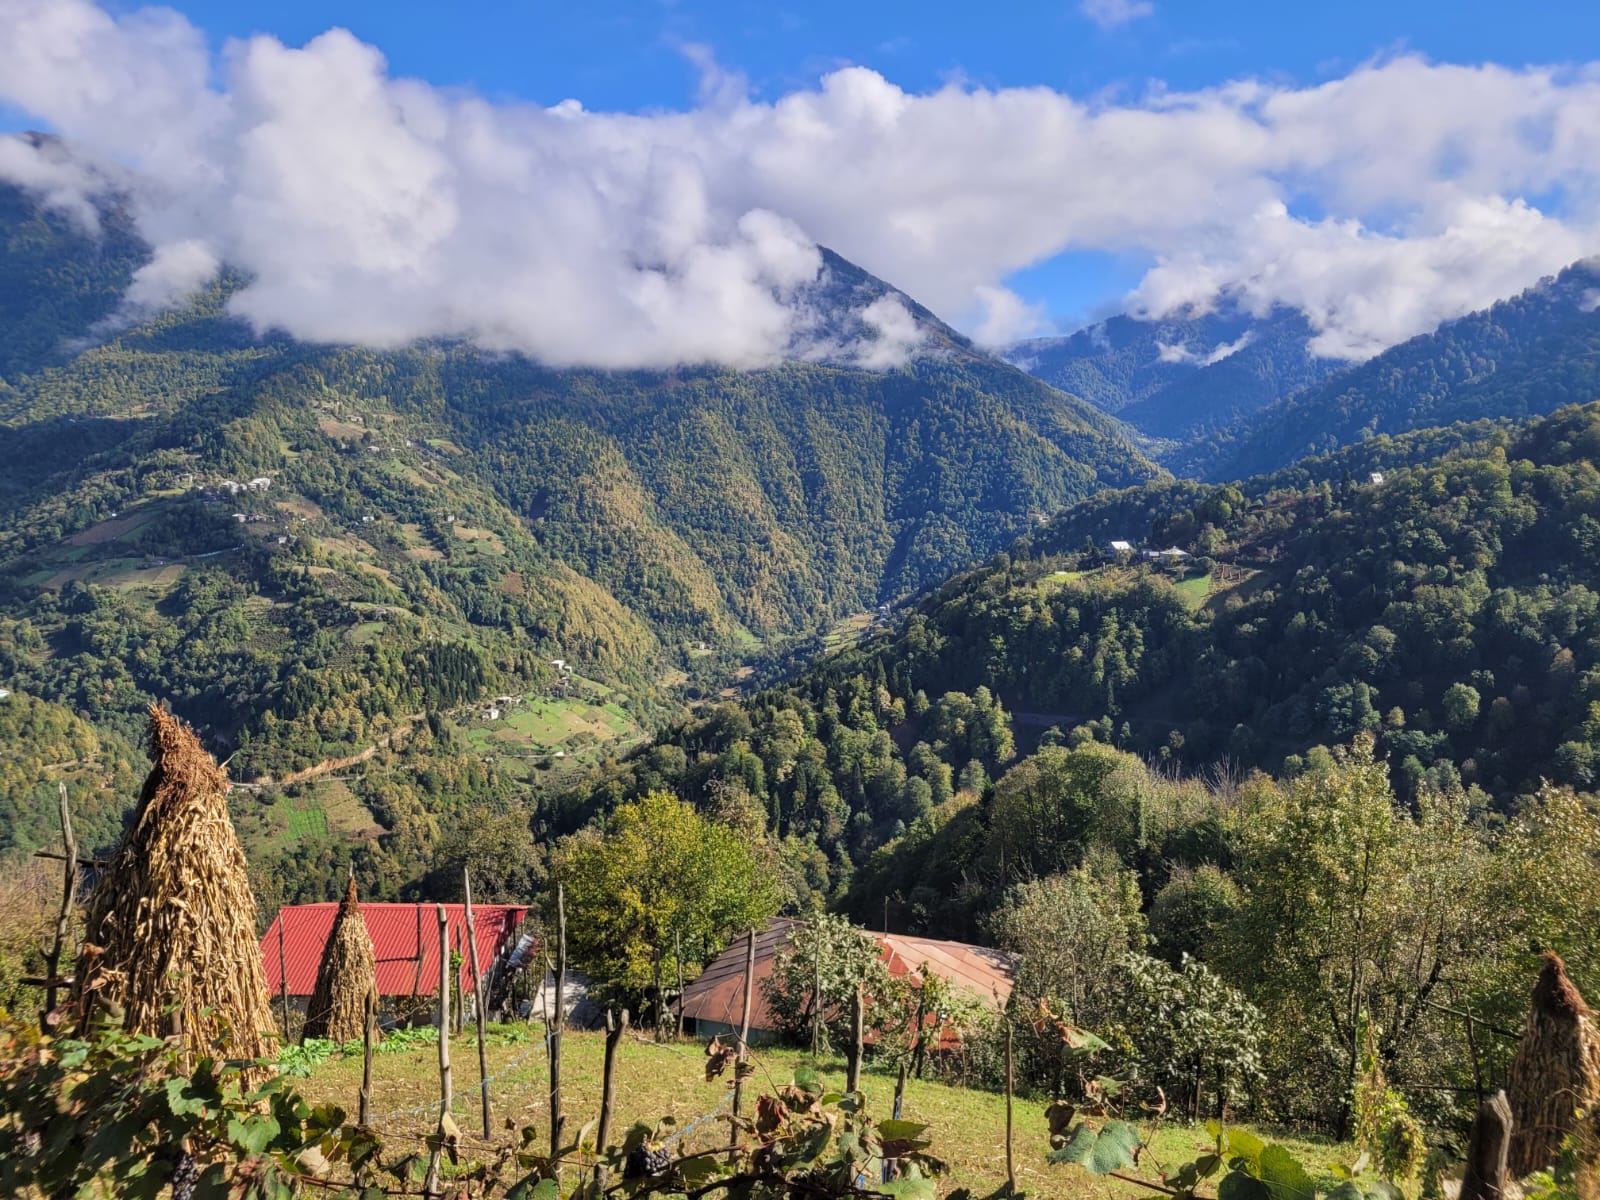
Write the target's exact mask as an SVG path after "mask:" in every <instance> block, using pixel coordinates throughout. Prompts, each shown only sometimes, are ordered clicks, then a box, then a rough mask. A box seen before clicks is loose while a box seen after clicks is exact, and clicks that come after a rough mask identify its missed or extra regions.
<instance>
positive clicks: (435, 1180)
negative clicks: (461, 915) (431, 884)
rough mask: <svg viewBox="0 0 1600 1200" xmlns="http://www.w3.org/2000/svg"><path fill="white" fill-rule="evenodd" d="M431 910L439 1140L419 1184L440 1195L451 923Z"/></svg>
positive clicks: (426, 1192)
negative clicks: (435, 937)
mask: <svg viewBox="0 0 1600 1200" xmlns="http://www.w3.org/2000/svg"><path fill="white" fill-rule="evenodd" d="M434 907H435V908H436V910H437V911H438V915H439V1129H438V1141H437V1143H436V1144H435V1145H434V1147H433V1152H432V1153H431V1154H430V1155H429V1156H428V1177H427V1179H426V1180H425V1181H424V1182H423V1185H422V1194H423V1195H425V1196H437V1195H439V1194H440V1192H439V1156H440V1154H441V1153H442V1152H443V1150H444V1140H445V1137H446V1132H447V1131H446V1128H445V1123H446V1122H447V1121H449V1122H450V1124H451V1125H454V1123H455V1122H454V1121H453V1120H451V1118H450V1101H451V1089H450V921H449V918H448V917H447V916H446V915H445V911H444V905H442V904H439V905H435V906H434Z"/></svg>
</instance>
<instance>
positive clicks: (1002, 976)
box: [683, 917, 1017, 1043]
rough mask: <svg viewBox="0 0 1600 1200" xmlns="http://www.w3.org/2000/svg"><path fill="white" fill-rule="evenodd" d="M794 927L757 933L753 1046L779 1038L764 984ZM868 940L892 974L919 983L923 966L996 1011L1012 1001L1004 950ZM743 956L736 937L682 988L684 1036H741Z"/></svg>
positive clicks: (905, 938)
mask: <svg viewBox="0 0 1600 1200" xmlns="http://www.w3.org/2000/svg"><path fill="white" fill-rule="evenodd" d="M795 925H796V922H794V921H790V920H787V919H785V918H782V917H778V918H775V919H773V920H772V921H770V922H769V923H768V924H767V927H766V928H765V929H763V930H762V931H761V932H760V933H758V934H756V967H755V991H754V995H753V996H752V998H751V1001H750V1040H751V1042H752V1043H755V1042H763V1041H773V1040H775V1039H776V1038H777V1036H778V1032H777V1029H776V1028H775V1023H774V1021H773V1018H772V1011H771V1009H770V1008H768V1006H767V995H766V987H765V983H766V980H768V979H770V978H771V977H772V966H773V961H774V960H775V959H776V957H777V954H778V951H779V950H780V949H782V948H783V946H784V944H785V942H787V941H788V938H789V933H790V931H791V930H792V929H794V927H795ZM868 936H869V937H871V938H872V939H873V940H874V941H876V942H877V943H878V946H879V949H880V950H881V951H882V953H883V958H884V961H885V962H886V963H887V964H888V967H889V974H890V975H893V976H896V977H904V976H910V977H911V978H912V979H913V980H915V979H916V977H917V973H918V972H919V971H920V970H921V969H922V967H923V964H924V963H925V964H927V967H928V970H930V971H932V972H934V973H935V974H937V975H939V976H940V977H941V978H943V979H944V980H945V981H946V982H948V983H949V984H950V985H951V987H953V988H956V989H958V990H960V991H963V992H966V993H968V994H969V995H971V996H974V997H976V998H978V999H981V1000H984V1001H987V1002H988V1003H989V1004H991V1005H994V1006H995V1007H997V1008H1004V1007H1005V1004H1006V1001H1007V1000H1009V999H1010V997H1011V985H1012V983H1013V981H1014V980H1015V978H1016V973H1017V963H1016V960H1015V959H1014V958H1013V957H1012V956H1011V955H1009V954H1005V953H1003V952H1002V951H999V950H991V949H989V948H988V947H987V946H971V945H968V944H967V943H965V942H944V941H939V940H938V939H936V938H925V937H913V936H911V935H910V934H905V933H869V934H868ZM745 953H746V950H745V940H744V939H743V938H735V939H734V942H733V945H731V946H729V947H728V948H727V949H726V950H724V951H723V952H722V953H721V954H719V955H718V956H717V957H716V959H715V960H713V961H712V963H711V965H710V966H708V967H706V969H705V970H704V971H702V972H701V973H700V976H699V978H697V979H696V980H695V981H694V982H693V983H691V984H689V985H687V986H686V987H685V988H684V989H683V1027H684V1032H686V1033H692V1034H694V1035H695V1036H697V1037H711V1036H713V1035H715V1034H724V1035H725V1034H728V1033H737V1032H738V1029H739V1022H740V1019H741V1018H742V1017H743V1015H744V965H745Z"/></svg>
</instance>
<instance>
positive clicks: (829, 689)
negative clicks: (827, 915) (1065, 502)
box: [623, 404, 1600, 911]
mask: <svg viewBox="0 0 1600 1200" xmlns="http://www.w3.org/2000/svg"><path fill="white" fill-rule="evenodd" d="M1412 440H1415V441H1417V442H1419V443H1421V444H1422V445H1424V446H1426V445H1430V444H1431V445H1434V446H1435V447H1436V448H1437V449H1439V450H1440V451H1441V452H1442V454H1443V457H1440V458H1437V459H1436V460H1434V461H1432V462H1430V463H1427V464H1424V465H1417V466H1411V467H1406V466H1398V467H1397V466H1394V465H1393V462H1390V461H1388V460H1386V465H1388V466H1389V468H1390V469H1389V471H1388V473H1387V474H1386V475H1385V479H1384V482H1383V483H1381V484H1375V483H1371V482H1368V481H1367V479H1366V477H1365V476H1363V477H1362V480H1361V482H1360V483H1359V484H1357V483H1354V482H1346V481H1344V479H1345V477H1346V476H1348V475H1349V471H1348V469H1346V468H1342V467H1340V466H1339V465H1338V462H1337V459H1336V460H1334V462H1333V463H1332V464H1323V465H1322V468H1323V470H1324V471H1327V472H1328V473H1331V474H1333V477H1334V479H1336V480H1340V482H1337V483H1335V482H1330V480H1329V479H1328V478H1327V477H1323V478H1320V479H1307V480H1304V481H1301V482H1299V483H1298V484H1296V483H1294V482H1293V481H1286V482H1285V483H1283V484H1279V485H1273V484H1272V483H1271V482H1270V481H1255V482H1252V483H1249V484H1246V485H1242V486H1233V485H1226V486H1213V485H1206V484H1198V483H1193V482H1189V481H1177V482H1160V483H1152V484H1148V485H1144V486H1141V487H1136V488H1132V489H1126V490H1121V491H1108V492H1104V493H1101V494H1100V495H1098V496H1095V497H1092V498H1090V499H1088V500H1086V501H1083V502H1081V503H1080V504H1078V505H1075V506H1073V507H1071V508H1069V509H1067V510H1066V511H1064V512H1063V513H1062V514H1060V515H1059V516H1058V517H1056V518H1055V519H1054V520H1052V521H1051V522H1049V523H1048V524H1047V525H1045V526H1043V527H1041V528H1040V529H1039V530H1037V531H1035V532H1034V533H1032V534H1030V535H1029V536H1027V537H1026V538H1024V539H1022V540H1021V541H1019V542H1018V543H1017V544H1016V545H1015V546H1014V547H1013V548H1012V549H1011V550H1010V551H1009V552H1007V553H1003V554H1001V555H999V556H997V557H996V558H995V559H994V560H993V561H992V562H991V563H990V564H989V565H987V566H985V567H983V568H982V569H980V570H978V571H975V572H971V573H968V574H965V575H961V576H958V577H956V578H955V579H953V580H951V581H950V582H949V583H947V584H945V585H944V586H943V587H941V588H939V589H938V590H936V591H934V592H932V593H931V594H929V595H927V596H926V597H925V598H924V599H922V600H921V601H920V602H919V603H918V604H917V605H916V606H915V607H914V608H913V609H912V610H911V611H910V612H909V614H908V615H907V616H906V617H905V619H904V620H903V621H902V622H901V623H900V624H899V626H898V628H896V629H895V630H894V631H893V632H892V633H886V634H883V635H880V636H878V637H877V638H875V639H872V640H869V641H867V642H866V643H864V644H862V645H861V646H859V647H858V648H855V649H850V650H845V651H843V652H842V653H839V654H837V655H835V656H833V657H831V658H829V659H827V660H825V661H824V662H823V663H821V664H820V665H818V666H817V667H816V668H815V669H813V670H812V671H810V672H808V673H806V674H805V675H803V676H801V677H800V678H799V679H797V680H796V681H794V682H793V683H791V684H787V685H785V686H782V687H779V688H776V689H773V690H769V691H767V692H765V693H763V694H761V695H759V696H756V697H754V698H752V699H750V700H749V701H747V702H744V703H743V704H739V705H725V706H721V707H719V708H717V709H715V710H712V711H710V712H707V713H705V714H703V715H701V716H699V717H697V718H696V719H695V720H693V721H691V722H689V723H687V724H684V725H682V726H680V727H678V728H676V729H674V730H672V731H670V732H669V733H668V734H667V735H666V736H665V737H664V738H663V739H662V741H661V742H660V744H658V745H657V746H656V747H654V748H651V749H650V750H648V751H645V752H641V753H639V754H638V755H636V756H635V757H634V758H633V759H632V760H631V761H630V763H629V764H628V765H627V767H626V773H625V776H624V779H623V790H624V791H630V790H641V789H647V788H650V787H656V786H668V787H675V788H679V789H681V790H683V792H684V793H685V794H689V795H698V794H700V793H701V791H703V790H704V789H705V788H706V787H707V786H708V781H710V780H713V779H720V780H723V781H724V782H725V783H726V781H737V782H738V783H740V784H741V785H742V787H743V788H744V789H745V790H746V791H747V792H748V793H749V795H750V797H751V799H752V802H753V803H755V804H757V805H759V806H760V807H762V808H764V809H765V811H766V813H767V816H768V821H769V824H770V826H771V827H772V828H773V829H774V831H775V832H776V833H777V834H778V835H779V836H784V837H790V838H792V839H796V841H797V842H803V843H805V844H807V845H809V846H811V847H812V848H813V849H812V853H814V854H815V855H816V856H817V857H816V859H815V861H814V862H813V863H812V865H811V866H810V867H809V868H807V869H808V870H810V871H811V872H812V878H813V879H814V881H815V883H816V885H817V886H819V887H822V888H823V889H825V890H826V889H827V888H830V887H833V888H837V887H839V886H841V885H842V884H844V883H845V882H846V881H848V880H849V879H850V878H851V876H852V874H853V873H854V872H855V871H856V870H857V869H858V868H860V867H861V866H862V864H864V863H865V862H867V861H868V860H869V859H870V857H871V856H872V854H873V853H874V852H875V851H876V850H877V849H878V848H879V847H881V846H883V845H884V844H885V843H887V842H889V841H891V840H892V839H894V838H895V837H897V836H899V834H900V832H901V831H902V830H903V829H904V828H905V827H907V826H909V825H911V824H912V823H914V822H915V821H916V820H918V819H919V818H921V817H923V816H925V815H927V814H928V813H930V812H932V811H934V810H936V809H937V808H938V807H939V806H940V805H941V804H943V803H944V802H945V801H946V800H948V799H949V798H950V796H951V795H952V794H953V792H954V791H955V790H958V789H960V788H961V787H963V786H965V787H967V788H970V789H973V790H977V791H981V790H982V787H983V785H984V782H985V780H987V779H992V778H995V777H996V776H997V774H998V773H999V772H1000V771H1002V770H1004V769H1005V767H1006V766H1007V764H1008V763H1009V762H1010V760H1011V759H1012V757H1013V755H1014V754H1015V753H1016V752H1017V751H1018V750H1019V749H1021V750H1026V749H1027V748H1029V747H1031V746H1033V745H1035V744H1038V743H1039V742H1041V741H1044V742H1051V741H1062V740H1066V741H1070V742H1074V743H1076V742H1081V741H1084V740H1086V739H1087V740H1097V741H1100V742H1102V743H1110V744H1113V745H1115V746H1117V747H1119V748H1122V749H1126V750H1132V751H1135V752H1138V753H1140V754H1143V755H1147V756H1149V757H1150V758H1152V759H1153V760H1155V761H1158V762H1161V763H1164V764H1169V765H1170V766H1172V767H1174V768H1180V767H1182V768H1198V767H1209V766H1210V765H1211V764H1214V763H1216V762H1218V761H1223V762H1226V763H1228V764H1230V765H1231V769H1233V770H1236V771H1248V770H1250V769H1252V768H1256V767H1260V768H1264V769H1268V770H1272V771H1275V772H1277V771H1282V772H1288V773H1291V774H1292V773H1293V772H1295V771H1296V770H1298V769H1299V766H1300V765H1301V764H1302V763H1303V762H1304V761H1305V760H1306V757H1307V756H1308V755H1310V754H1312V753H1313V752H1315V751H1316V747H1318V746H1330V745H1338V744H1341V743H1344V742H1347V741H1349V740H1350V739H1351V738H1352V737H1354V736H1355V735H1357V734H1361V733H1370V734H1373V735H1374V736H1376V737H1377V739H1378V744H1379V749H1380V751H1381V752H1382V753H1384V754H1385V755H1387V758H1388V763H1389V767H1390V770H1391V771H1392V773H1393V778H1394V781H1395V784H1396V787H1397V789H1398V791H1399V792H1400V794H1401V796H1402V797H1404V798H1411V797H1414V796H1415V795H1417V794H1418V792H1419V789H1421V788H1423V787H1424V786H1430V787H1453V786H1463V785H1464V786H1466V787H1468V788H1470V789H1474V791H1475V794H1477V795H1478V796H1479V797H1480V800H1481V801H1482V802H1483V803H1486V804H1487V803H1494V804H1497V805H1500V806H1506V805H1509V804H1510V803H1511V802H1512V800H1513V799H1514V798H1515V797H1516V796H1518V795H1523V794H1526V793H1529V792H1531V791H1532V790H1534V789H1536V788H1537V787H1538V786H1539V783H1540V781H1541V780H1545V779H1548V780H1550V781H1552V782H1555V783H1561V784H1570V785H1574V786H1577V787H1580V788H1592V787H1593V786H1594V785H1595V784H1596V783H1597V781H1600V591H1597V590H1596V583H1595V578H1594V569H1593V564H1594V563H1595V562H1596V561H1600V474H1597V472H1596V469H1595V463H1596V461H1600V404H1596V405H1590V406H1588V407H1585V408H1571V409H1566V410H1563V411H1562V412H1560V413H1558V414H1556V415H1554V416H1552V417H1549V418H1546V419H1544V420H1542V421H1539V422H1537V423H1534V424H1533V425H1531V426H1529V427H1527V428H1525V429H1522V430H1520V431H1508V430H1507V429H1505V428H1501V427H1494V426H1485V427H1477V428H1471V429H1461V430H1458V431H1456V432H1455V433H1454V434H1446V433H1439V434H1434V435H1428V436H1426V437H1424V436H1423V435H1414V437H1413V438H1408V439H1394V440H1393V441H1392V442H1391V443H1390V445H1391V446H1396V447H1397V448H1396V450H1395V453H1394V456H1393V457H1394V460H1396V461H1398V460H1400V459H1403V458H1404V457H1405V455H1406V453H1407V450H1408V446H1407V443H1408V442H1410V441H1412ZM1349 453H1354V452H1353V451H1352V452H1349ZM1330 468H1331V469H1330ZM1113 539H1116V540H1123V539H1126V540H1130V541H1133V542H1135V543H1143V544H1148V545H1151V546H1155V547H1160V548H1166V547H1172V548H1180V549H1183V550H1185V551H1187V552H1188V553H1189V554H1191V555H1192V556H1193V557H1192V558H1191V559H1190V560H1189V561H1188V562H1187V563H1184V564H1180V565H1179V566H1176V567H1156V566H1151V565H1146V564H1144V563H1142V562H1141V561H1139V560H1138V559H1134V560H1132V561H1129V560H1127V559H1126V558H1125V557H1124V558H1115V559H1109V560H1108V559H1107V557H1106V556H1105V554H1104V553H1103V549H1104V547H1106V545H1107V544H1108V543H1109V541H1111V540H1113ZM792 849H793V850H794V853H795V854H796V856H797V859H798V858H801V857H803V856H802V855H801V854H800V851H799V849H798V848H792ZM863 911H867V910H866V909H865V908H864V909H863Z"/></svg>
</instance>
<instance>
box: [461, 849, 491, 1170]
mask: <svg viewBox="0 0 1600 1200" xmlns="http://www.w3.org/2000/svg"><path fill="white" fill-rule="evenodd" d="M461 882H462V884H463V885H464V886H465V887H466V891H467V958H468V961H469V962H470V963H471V964H472V1009H473V1013H474V1015H475V1016H476V1018H477V1024H478V1090H479V1091H480V1092H481V1093H482V1099H483V1140H484V1141H486V1142H487V1141H489V1140H490V1135H489V1057H488V1055H489V1051H488V1047H487V1043H486V1042H485V1040H484V1033H483V1025H484V1012H483V1009H484V995H483V977H482V976H480V975H479V974H478V934H477V931H476V930H475V929H474V928H473V924H472V873H471V872H470V871H468V870H467V868H465V867H462V868H461Z"/></svg>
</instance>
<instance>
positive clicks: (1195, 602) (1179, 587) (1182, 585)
mask: <svg viewBox="0 0 1600 1200" xmlns="http://www.w3.org/2000/svg"><path fill="white" fill-rule="evenodd" d="M1172 590H1173V591H1175V592H1177V593H1178V595H1179V596H1180V597H1181V598H1182V599H1183V605H1184V607H1185V608H1187V609H1188V610H1189V611H1190V612H1199V611H1200V606H1201V605H1202V604H1204V603H1205V602H1206V597H1207V596H1209V595H1210V594H1211V576H1210V575H1201V576H1199V577H1198V578H1196V579H1184V580H1181V581H1180V582H1178V583H1175V584H1173V585H1172Z"/></svg>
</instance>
